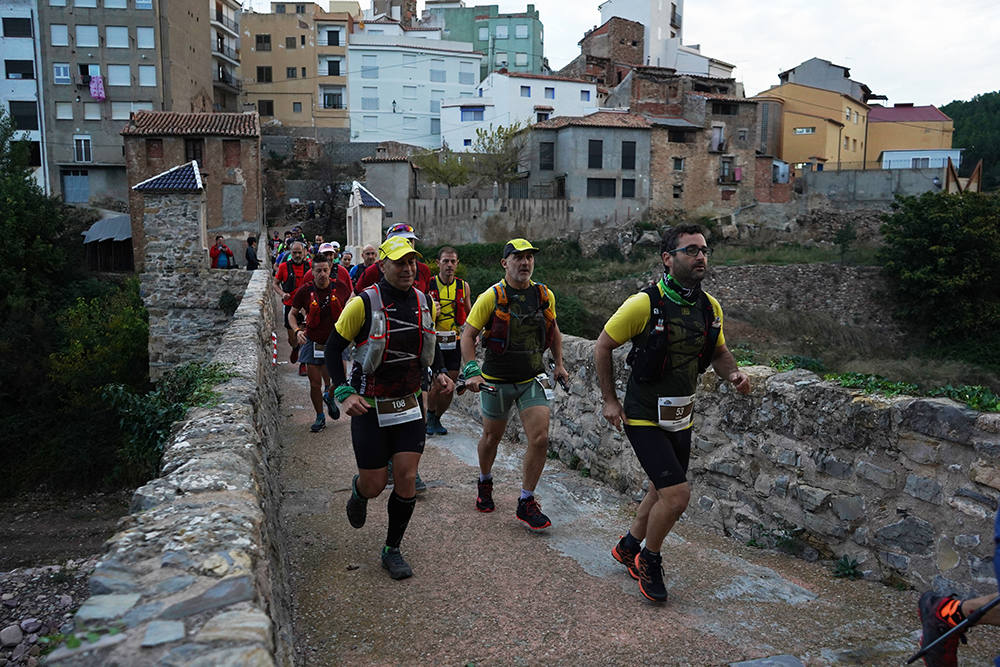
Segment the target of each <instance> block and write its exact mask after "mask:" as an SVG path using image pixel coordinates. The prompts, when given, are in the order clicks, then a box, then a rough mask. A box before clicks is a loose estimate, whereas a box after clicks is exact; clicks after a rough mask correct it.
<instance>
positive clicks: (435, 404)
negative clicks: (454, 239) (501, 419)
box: [427, 246, 472, 435]
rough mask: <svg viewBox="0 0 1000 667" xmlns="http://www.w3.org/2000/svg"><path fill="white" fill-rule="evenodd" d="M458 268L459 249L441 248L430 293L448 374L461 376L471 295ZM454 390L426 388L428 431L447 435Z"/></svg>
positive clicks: (449, 375)
mask: <svg viewBox="0 0 1000 667" xmlns="http://www.w3.org/2000/svg"><path fill="white" fill-rule="evenodd" d="M457 268H458V251H456V250H455V249H454V248H452V247H451V246H445V247H443V248H441V250H439V251H438V275H437V276H435V277H434V278H431V284H430V290H429V294H430V295H431V298H432V299H434V303H435V304H436V305H437V318H436V319H435V321H434V324H435V326H436V328H437V332H438V345H440V346H441V354H442V355H443V356H444V364H445V367H446V368H447V369H448V377H450V378H451V379H452V380H455V379H457V378H458V367H459V366H460V365H461V361H462V351H461V350H460V349H458V336H459V334H460V333H461V332H462V325H463V324H465V318H466V317H467V316H468V313H469V311H470V310H472V296H471V295H470V294H469V283H467V282H465V281H464V280H462V279H461V278H456V277H455V270H456V269H457ZM453 396H454V393H451V392H449V393H444V392H442V391H441V389H440V388H439V387H438V386H437V385H435V386H433V387H431V389H430V391H428V392H427V435H447V433H448V429H446V428H445V427H444V426H443V425H442V424H441V416H442V415H443V414H444V413H445V411H446V410H447V409H448V406H450V405H451V399H452V397H453Z"/></svg>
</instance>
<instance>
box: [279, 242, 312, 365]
mask: <svg viewBox="0 0 1000 667" xmlns="http://www.w3.org/2000/svg"><path fill="white" fill-rule="evenodd" d="M289 255H290V258H289V259H287V260H284V261H283V262H281V263H280V264H279V265H278V270H277V272H276V273H275V274H274V283H273V285H274V291H275V292H277V293H278V294H280V295H281V303H282V304H283V305H284V312H283V313H282V315H283V317H282V320H284V322H285V329H286V330H287V331H288V344H289V345H291V346H292V353H291V355H289V361H291V362H292V363H293V364H294V363H295V362H296V361H298V359H299V342H298V337H297V336H296V335H295V327H293V326H291V325H289V323H288V313H289V311H290V310H291V308H292V294H294V293H295V290H297V289H298V288H299V287H301V286H302V285H304V284H305V282H306V281H305V275H306V272H307V271H308V270H309V262H308V261H307V259H306V247H305V244H304V243H302V242H300V241H294V242H293V243H292V244H291V249H290V251H289ZM299 324H301V323H299ZM306 374H307V371H306V365H305V364H299V375H306Z"/></svg>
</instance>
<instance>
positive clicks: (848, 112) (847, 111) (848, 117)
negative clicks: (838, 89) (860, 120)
mask: <svg viewBox="0 0 1000 667" xmlns="http://www.w3.org/2000/svg"><path fill="white" fill-rule="evenodd" d="M844 120H851V108H850V107H847V108H846V109H844Z"/></svg>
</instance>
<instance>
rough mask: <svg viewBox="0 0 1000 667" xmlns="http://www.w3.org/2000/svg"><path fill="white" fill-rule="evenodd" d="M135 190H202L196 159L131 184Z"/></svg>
mask: <svg viewBox="0 0 1000 667" xmlns="http://www.w3.org/2000/svg"><path fill="white" fill-rule="evenodd" d="M132 189H133V190H135V191H136V192H199V191H201V190H203V189H204V188H203V187H202V184H201V173H200V172H199V171H198V161H197V160H191V161H190V162H188V163H186V164H180V165H177V166H176V167H173V168H172V169H168V170H166V171H165V172H163V173H162V174H158V175H156V176H153V177H152V178H147V179H146V180H144V181H143V182H142V183H136V184H135V185H133V186H132Z"/></svg>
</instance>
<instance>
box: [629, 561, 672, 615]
mask: <svg viewBox="0 0 1000 667" xmlns="http://www.w3.org/2000/svg"><path fill="white" fill-rule="evenodd" d="M633 562H634V563H635V571H636V574H638V575H639V576H638V577H636V579H638V580H639V592H640V593H642V595H643V597H645V598H646V599H647V600H652V601H653V602H666V600H667V587H666V585H665V584H664V583H663V557H662V556H660V555H659V554H656V555H653V554H652V553H650V552H649V551H646V550H643V551H640V552H639V553H638V554H636V557H635V560H634V561H633Z"/></svg>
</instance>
